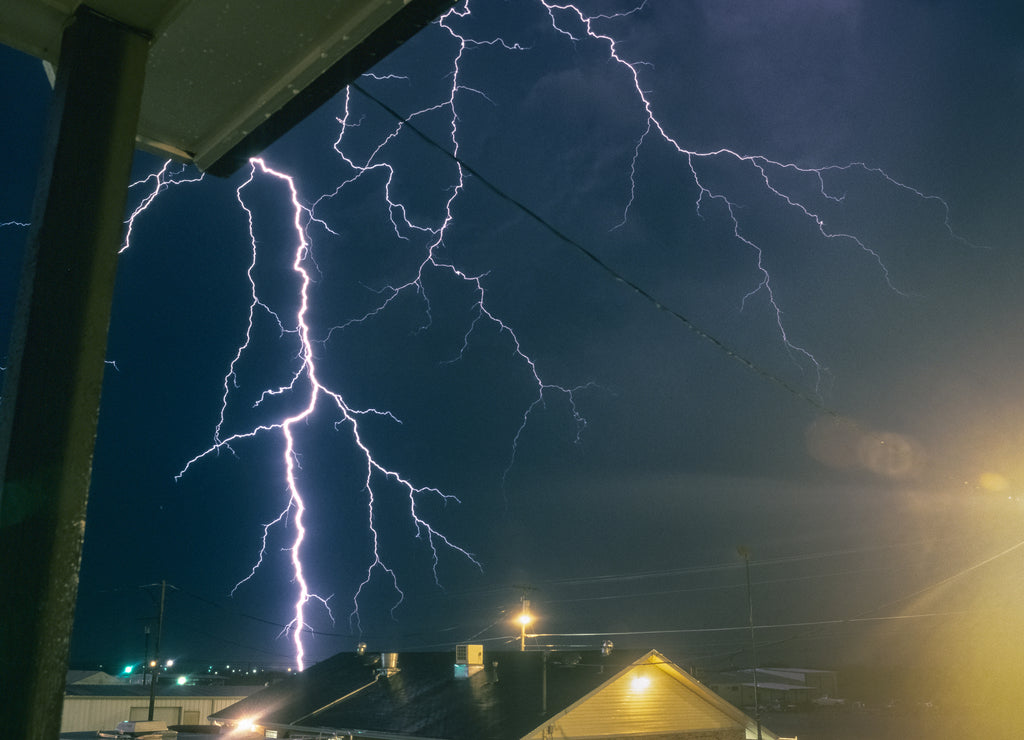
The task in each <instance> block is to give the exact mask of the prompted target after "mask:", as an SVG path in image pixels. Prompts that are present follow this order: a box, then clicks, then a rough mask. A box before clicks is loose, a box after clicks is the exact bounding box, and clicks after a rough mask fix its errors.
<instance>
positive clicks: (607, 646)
mask: <svg viewBox="0 0 1024 740" xmlns="http://www.w3.org/2000/svg"><path fill="white" fill-rule="evenodd" d="M614 647H615V643H614V642H612V641H611V640H605V641H604V642H602V643H601V657H604V658H607V657H608V656H609V655H611V654H612V648H614Z"/></svg>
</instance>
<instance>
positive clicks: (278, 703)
mask: <svg viewBox="0 0 1024 740" xmlns="http://www.w3.org/2000/svg"><path fill="white" fill-rule="evenodd" d="M454 657H455V656H454V654H453V653H452V652H443V653H436V652H432V653H402V654H401V655H399V656H398V659H397V671H395V672H393V673H390V675H389V672H388V671H386V670H384V669H383V666H382V662H381V656H380V655H379V654H366V655H357V654H353V653H342V654H339V655H336V656H334V657H332V658H329V659H328V660H325V661H323V662H321V663H318V664H316V665H314V666H312V667H310V668H308V669H306V670H305V671H304V672H302V673H300V674H298V675H295V676H292V677H289V678H288V679H285V680H284V681H281V682H280V683H278V684H275V685H273V686H270V687H268V688H266V689H264V690H263V691H260V692H258V693H257V694H254V695H252V696H250V697H248V698H246V699H243V700H242V701H240V702H238V703H237V704H234V705H232V706H231V707H228V708H227V709H224V710H221V711H220V712H217V713H216V714H214V715H212V716H211V717H210V719H211V720H213V721H217V722H224V723H228V724H234V723H237V722H241V721H243V720H248V719H252V720H254V721H255V722H257V723H258V724H259V725H262V726H263V727H265V728H268V729H276V730H278V731H279V734H278V737H283V736H285V735H284V734H281V733H283V732H288V733H290V734H292V735H298V734H301V733H302V732H307V733H315V732H329V733H331V734H340V735H344V734H352V735H358V736H360V737H364V738H431V739H436V738H445V739H446V740H518V739H519V738H523V737H526V736H528V735H531V734H532V732H533V731H535V730H538V728H543V727H544V726H546V724H548V723H549V722H553V721H561V720H564V718H565V717H567V716H568V715H569V713H570V712H573V711H576V710H577V708H578V707H579V706H581V704H582V703H583V702H582V700H584V699H587V698H589V697H590V696H591V695H592V694H594V692H597V691H598V690H599V689H601V693H605V691H606V688H602V687H604V686H605V684H608V683H609V682H610V681H611V680H612V679H614V678H616V677H619V678H621V675H620V674H622V673H623V672H624V671H627V670H629V669H630V668H631V667H635V666H637V665H641V664H643V665H646V664H650V665H659V666H663V667H665V669H666V670H667V671H668V672H669V673H670V675H671V678H669V679H666V680H669V681H671V682H672V683H680V682H682V683H685V684H686V690H687V691H688V692H689V693H690V694H693V695H695V696H698V697H699V699H698V700H697V701H696V704H699V705H701V706H702V707H706V712H707V713H708V714H709V715H710V714H714V715H715V716H716V717H719V718H720V721H721V722H723V723H725V724H729V725H730V726H732V727H735V728H736V731H738V732H739V733H740V734H739V735H738V736H739V737H743V736H744V735H745V734H749V730H752V729H753V727H754V724H753V721H752V720H751V719H750V718H749V717H747V716H746V715H744V714H743V713H742V712H740V710H738V709H736V708H735V707H733V706H732V705H730V704H728V703H727V702H725V700H723V699H721V698H720V697H718V696H717V695H715V694H714V693H712V692H711V691H710V690H709V689H707V688H705V687H703V686H702V685H701V684H699V683H698V682H697V681H696V680H695V679H693V678H692V677H690V676H689V674H686V673H685V671H682V670H681V669H679V668H678V667H677V666H675V665H674V664H672V663H671V662H670V661H668V659H667V658H665V657H664V656H662V655H661V654H660V653H657V652H656V651H643V650H616V651H614V652H612V653H610V654H608V655H603V654H602V653H601V651H596V650H595V651H564V652H563V651H560V652H551V653H548V654H547V655H545V654H543V653H541V652H505V651H497V652H494V651H491V652H488V653H487V654H486V655H485V656H484V660H483V666H482V668H479V669H477V672H476V673H475V674H473V675H470V676H468V677H464V678H459V677H456V675H455V673H456V672H455V665H454V664H455V660H454ZM702 711H704V710H702ZM730 737H731V736H730ZM764 737H766V738H774V737H775V736H774V735H773V734H771V733H769V732H767V731H765V733H764Z"/></svg>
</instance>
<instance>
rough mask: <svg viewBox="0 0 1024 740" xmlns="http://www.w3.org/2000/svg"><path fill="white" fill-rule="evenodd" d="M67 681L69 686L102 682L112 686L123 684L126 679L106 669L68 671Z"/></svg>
mask: <svg viewBox="0 0 1024 740" xmlns="http://www.w3.org/2000/svg"><path fill="white" fill-rule="evenodd" d="M65 683H66V684H67V685H68V686H70V685H72V684H90V685H96V684H101V685H107V686H110V685H113V684H123V683H124V681H122V680H121V679H120V678H118V677H117V676H111V675H110V674H109V673H106V672H104V671H68V677H67V679H66V680H65Z"/></svg>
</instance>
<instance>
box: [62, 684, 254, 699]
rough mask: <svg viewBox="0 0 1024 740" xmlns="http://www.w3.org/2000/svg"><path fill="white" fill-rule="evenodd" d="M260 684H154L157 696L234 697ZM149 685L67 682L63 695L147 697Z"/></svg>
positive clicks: (244, 694) (251, 691) (248, 693)
mask: <svg viewBox="0 0 1024 740" xmlns="http://www.w3.org/2000/svg"><path fill="white" fill-rule="evenodd" d="M262 688H263V687H262V686H217V685H212V686H179V685H177V684H174V683H170V682H168V683H166V684H163V683H159V682H157V685H156V695H157V696H158V697H162V698H167V697H217V696H221V697H234V696H249V695H250V694H252V693H254V692H256V691H259V690H260V689H262ZM149 691H150V687H149V686H148V685H147V686H143V685H141V684H117V685H114V684H82V683H76V684H68V685H67V686H65V687H64V696H78V697H104V698H128V697H136V696H141V697H147V698H148V697H149Z"/></svg>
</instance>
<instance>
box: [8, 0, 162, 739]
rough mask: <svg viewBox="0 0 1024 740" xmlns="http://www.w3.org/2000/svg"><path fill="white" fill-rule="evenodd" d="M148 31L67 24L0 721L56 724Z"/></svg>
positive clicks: (13, 359)
mask: <svg viewBox="0 0 1024 740" xmlns="http://www.w3.org/2000/svg"><path fill="white" fill-rule="evenodd" d="M148 48H149V39H148V38H147V37H146V36H145V35H144V34H142V33H140V32H138V31H136V30H134V29H131V28H128V27H126V26H124V25H121V24H119V23H117V22H116V21H112V20H111V19H109V18H106V17H104V16H101V15H99V14H97V13H95V12H94V11H92V10H90V9H89V8H87V7H85V6H80V7H79V8H78V10H77V11H76V13H75V15H74V17H73V18H72V19H71V22H70V23H69V25H68V27H67V28H66V29H65V31H64V34H63V37H62V43H61V55H60V67H59V69H58V74H57V80H56V86H55V90H54V96H53V101H52V103H51V108H50V118H49V122H48V128H47V139H46V143H45V146H46V151H45V153H44V157H43V165H42V167H41V169H40V174H39V178H38V181H37V184H36V195H35V203H34V205H33V211H32V227H31V229H30V232H29V237H28V245H27V249H26V257H25V263H24V267H23V271H22V277H21V285H20V288H19V294H18V301H17V306H16V316H15V326H14V330H13V332H12V336H11V344H10V351H9V353H8V368H7V373H6V376H5V385H4V394H3V402H2V406H0V412H2V414H3V418H2V422H0V468H2V470H3V472H4V479H3V488H2V489H0V574H2V575H0V625H2V628H0V686H2V690H0V726H2V727H3V728H4V734H5V735H6V736H9V737H16V738H46V739H47V740H52V738H55V737H57V736H58V734H59V732H60V718H61V710H62V707H63V693H64V681H65V676H66V671H67V658H68V645H69V643H70V640H71V628H72V624H73V619H74V607H75V598H76V596H77V592H78V569H79V564H80V562H81V553H82V541H83V536H84V532H85V510H86V501H87V498H88V490H89V479H90V476H91V472H92V454H93V445H94V441H95V437H96V423H97V419H98V416H99V402H100V388H101V385H102V382H103V369H104V355H105V352H106V344H107V327H108V325H109V322H110V307H111V302H112V299H113V292H114V276H115V272H116V267H117V250H118V245H119V243H120V238H121V231H122V220H123V213H124V201H125V196H126V192H127V186H128V180H129V175H130V171H131V162H132V155H133V150H134V142H135V132H136V128H137V125H138V115H139V107H140V103H141V100H142V88H143V78H144V75H145V64H146V56H147V53H148Z"/></svg>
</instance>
